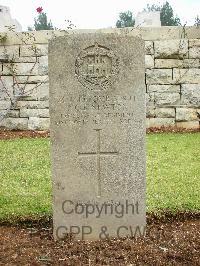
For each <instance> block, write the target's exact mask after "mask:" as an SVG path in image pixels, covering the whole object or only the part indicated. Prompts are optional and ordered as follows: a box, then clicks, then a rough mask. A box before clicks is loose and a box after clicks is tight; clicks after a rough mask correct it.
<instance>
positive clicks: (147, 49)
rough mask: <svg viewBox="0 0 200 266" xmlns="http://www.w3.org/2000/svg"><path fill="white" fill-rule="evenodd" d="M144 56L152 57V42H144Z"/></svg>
mask: <svg viewBox="0 0 200 266" xmlns="http://www.w3.org/2000/svg"><path fill="white" fill-rule="evenodd" d="M145 54H146V55H153V54H154V48H153V42H152V41H145Z"/></svg>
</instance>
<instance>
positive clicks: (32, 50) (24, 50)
mask: <svg viewBox="0 0 200 266" xmlns="http://www.w3.org/2000/svg"><path fill="white" fill-rule="evenodd" d="M36 55H37V54H36V45H35V44H31V45H30V44H27V45H20V57H27V56H30V57H36Z"/></svg>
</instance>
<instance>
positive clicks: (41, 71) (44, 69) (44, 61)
mask: <svg viewBox="0 0 200 266" xmlns="http://www.w3.org/2000/svg"><path fill="white" fill-rule="evenodd" d="M38 62H39V64H38V75H41V76H42V75H48V56H41V57H39V58H38Z"/></svg>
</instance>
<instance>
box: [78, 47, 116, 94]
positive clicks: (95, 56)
mask: <svg viewBox="0 0 200 266" xmlns="http://www.w3.org/2000/svg"><path fill="white" fill-rule="evenodd" d="M75 73H76V76H77V78H78V80H79V82H80V83H81V84H82V85H83V86H84V87H86V88H88V89H91V90H107V89H108V88H109V87H110V86H111V85H112V83H113V81H114V80H115V79H116V76H117V74H118V73H119V58H118V57H117V56H116V55H115V54H114V52H113V51H112V50H111V49H109V48H107V47H104V46H102V45H99V44H98V43H95V45H92V46H89V47H87V48H85V49H84V50H83V51H82V52H81V53H80V54H79V55H78V57H77V59H76V62H75Z"/></svg>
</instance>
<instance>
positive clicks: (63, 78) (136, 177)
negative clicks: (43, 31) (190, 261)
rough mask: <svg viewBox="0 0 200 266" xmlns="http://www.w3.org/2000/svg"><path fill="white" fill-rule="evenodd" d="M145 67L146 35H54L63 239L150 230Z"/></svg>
mask: <svg viewBox="0 0 200 266" xmlns="http://www.w3.org/2000/svg"><path fill="white" fill-rule="evenodd" d="M144 73H145V70H144V41H143V40H142V39H139V38H134V37H130V36H123V37H122V36H120V35H115V34H78V35H70V36H66V37H58V38H56V39H54V40H52V41H50V44H49V78H50V117H51V139H52V172H53V196H54V206H53V209H54V214H53V217H54V219H53V220H54V236H55V238H56V239H61V238H64V237H65V236H66V235H68V234H73V235H75V237H76V238H77V239H104V238H107V237H125V236H134V235H138V232H139V231H140V232H141V235H143V233H144V228H145V216H146V215H145V84H144V80H145V79H144V77H145V76H144V75H145V74H144ZM140 232H139V234H140Z"/></svg>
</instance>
